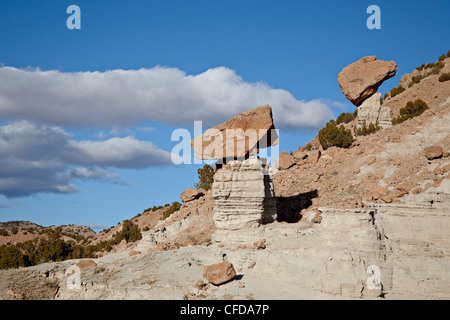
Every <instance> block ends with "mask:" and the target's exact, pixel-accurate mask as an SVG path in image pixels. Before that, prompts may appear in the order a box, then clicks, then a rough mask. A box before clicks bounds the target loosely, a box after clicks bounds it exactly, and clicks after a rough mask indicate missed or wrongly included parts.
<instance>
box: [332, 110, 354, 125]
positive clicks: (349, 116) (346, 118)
mask: <svg viewBox="0 0 450 320" xmlns="http://www.w3.org/2000/svg"><path fill="white" fill-rule="evenodd" d="M353 119H354V117H353V113H350V112H342V113H341V114H340V115H339V116H338V117H337V119H336V124H341V123H349V122H350V121H352V120H353Z"/></svg>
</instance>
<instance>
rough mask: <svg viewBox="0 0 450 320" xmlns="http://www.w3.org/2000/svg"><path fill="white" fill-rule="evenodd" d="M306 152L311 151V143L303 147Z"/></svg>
mask: <svg viewBox="0 0 450 320" xmlns="http://www.w3.org/2000/svg"><path fill="white" fill-rule="evenodd" d="M305 149H306V151H311V149H312V144H311V143H307V144H306V146H305Z"/></svg>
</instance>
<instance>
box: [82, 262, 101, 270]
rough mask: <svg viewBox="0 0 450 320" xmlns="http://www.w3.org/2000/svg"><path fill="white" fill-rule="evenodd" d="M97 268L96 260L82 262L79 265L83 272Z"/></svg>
mask: <svg viewBox="0 0 450 320" xmlns="http://www.w3.org/2000/svg"><path fill="white" fill-rule="evenodd" d="M95 266H97V264H96V263H95V261H94V260H80V261H79V262H78V263H77V267H78V268H80V269H81V270H83V269H88V268H91V267H95Z"/></svg>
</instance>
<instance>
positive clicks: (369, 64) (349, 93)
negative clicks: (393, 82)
mask: <svg viewBox="0 0 450 320" xmlns="http://www.w3.org/2000/svg"><path fill="white" fill-rule="evenodd" d="M396 72H397V64H396V63H395V62H394V61H383V60H377V57H376V56H367V57H363V58H361V59H360V60H358V61H356V62H354V63H352V64H350V65H348V66H347V67H345V68H344V69H343V70H342V71H341V72H340V73H339V75H338V82H339V86H340V87H341V90H342V92H343V93H344V95H345V97H346V98H347V99H348V100H350V101H351V102H352V103H353V104H354V105H356V106H359V105H361V103H362V102H363V101H364V100H366V99H367V98H369V97H370V96H371V95H373V94H374V93H375V92H377V90H378V87H379V86H380V85H381V84H382V83H383V82H384V81H385V80H387V79H389V78H392V77H393V76H394V75H395V73H396Z"/></svg>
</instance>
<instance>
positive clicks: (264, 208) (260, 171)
mask: <svg viewBox="0 0 450 320" xmlns="http://www.w3.org/2000/svg"><path fill="white" fill-rule="evenodd" d="M266 166H267V164H266V163H265V161H262V160H261V159H258V158H257V157H254V156H252V157H250V158H249V159H247V160H245V161H243V162H240V161H233V162H232V163H229V164H227V165H225V166H224V167H223V168H222V169H220V170H219V171H217V172H216V174H215V175H214V184H213V193H212V196H213V198H214V200H215V203H214V210H213V214H214V223H215V225H216V228H217V230H218V231H222V232H216V235H215V241H218V242H220V241H221V240H220V235H219V234H221V235H224V236H225V235H228V234H230V232H233V231H238V230H241V229H244V228H245V229H247V228H255V227H258V226H259V225H260V224H265V223H269V222H273V221H274V220H276V217H277V206H276V198H275V193H274V189H273V183H272V179H271V177H270V176H269V175H267V174H264V171H265V169H266Z"/></svg>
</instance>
